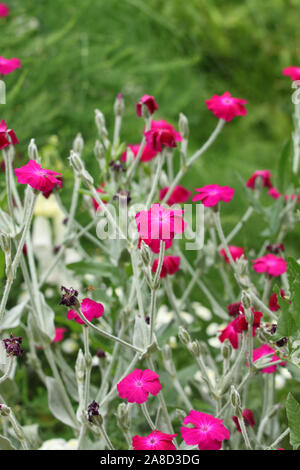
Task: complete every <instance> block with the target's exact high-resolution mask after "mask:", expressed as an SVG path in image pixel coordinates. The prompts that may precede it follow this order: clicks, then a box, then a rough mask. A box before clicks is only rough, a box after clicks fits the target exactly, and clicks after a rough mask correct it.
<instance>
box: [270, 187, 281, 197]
mask: <svg viewBox="0 0 300 470" xmlns="http://www.w3.org/2000/svg"><path fill="white" fill-rule="evenodd" d="M268 194H269V196H271V197H272V198H273V199H275V200H276V199H279V198H280V197H281V193H280V192H279V191H277V189H276V188H274V187H273V186H272V188H270V189H269V190H268Z"/></svg>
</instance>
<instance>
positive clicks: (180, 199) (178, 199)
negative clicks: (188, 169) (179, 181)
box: [159, 185, 192, 206]
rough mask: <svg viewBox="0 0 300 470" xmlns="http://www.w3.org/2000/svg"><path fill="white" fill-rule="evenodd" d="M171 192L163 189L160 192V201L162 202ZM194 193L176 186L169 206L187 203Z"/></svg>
mask: <svg viewBox="0 0 300 470" xmlns="http://www.w3.org/2000/svg"><path fill="white" fill-rule="evenodd" d="M168 191H169V188H168V187H167V188H163V189H161V190H160V192H159V199H160V200H161V201H162V200H163V199H164V197H165V195H166V194H167V192H168ZM191 194H192V192H191V191H189V190H188V189H186V188H185V187H184V186H180V185H178V186H175V188H174V189H173V191H172V193H171V195H170V197H169V199H168V200H167V204H168V205H169V206H173V204H181V203H184V202H186V201H187V200H188V199H189V197H190V196H191Z"/></svg>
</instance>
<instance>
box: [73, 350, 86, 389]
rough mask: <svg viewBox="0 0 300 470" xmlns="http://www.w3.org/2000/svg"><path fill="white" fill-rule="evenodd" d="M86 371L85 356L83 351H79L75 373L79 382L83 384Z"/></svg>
mask: <svg viewBox="0 0 300 470" xmlns="http://www.w3.org/2000/svg"><path fill="white" fill-rule="evenodd" d="M84 371H85V359H84V354H83V352H82V350H81V349H79V351H78V355H77V359H76V364H75V373H76V378H77V382H83V380H84Z"/></svg>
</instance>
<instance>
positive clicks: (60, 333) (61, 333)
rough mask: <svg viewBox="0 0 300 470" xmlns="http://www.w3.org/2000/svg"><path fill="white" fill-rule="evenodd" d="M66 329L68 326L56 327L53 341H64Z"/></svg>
mask: <svg viewBox="0 0 300 470" xmlns="http://www.w3.org/2000/svg"><path fill="white" fill-rule="evenodd" d="M66 331H67V329H66V328H55V336H54V339H53V340H52V343H59V342H60V341H63V339H64V337H65V332H66Z"/></svg>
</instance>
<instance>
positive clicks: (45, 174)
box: [15, 160, 62, 197]
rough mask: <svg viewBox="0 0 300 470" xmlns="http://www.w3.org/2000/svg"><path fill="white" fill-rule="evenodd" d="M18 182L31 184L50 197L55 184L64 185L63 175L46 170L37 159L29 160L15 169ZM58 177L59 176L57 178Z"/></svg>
mask: <svg viewBox="0 0 300 470" xmlns="http://www.w3.org/2000/svg"><path fill="white" fill-rule="evenodd" d="M15 175H16V177H17V180H18V183H20V184H29V186H31V187H32V188H33V189H36V190H38V191H41V192H42V193H43V195H44V196H45V197H48V196H49V195H50V193H51V191H52V190H53V188H54V187H55V186H58V187H59V188H61V187H62V181H61V179H58V178H62V175H61V174H60V173H57V172H56V171H52V170H45V169H44V168H42V167H41V165H40V164H39V163H37V162H36V161H35V160H29V162H28V163H27V164H26V165H24V166H22V167H21V168H16V169H15ZM56 177H58V178H56Z"/></svg>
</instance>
